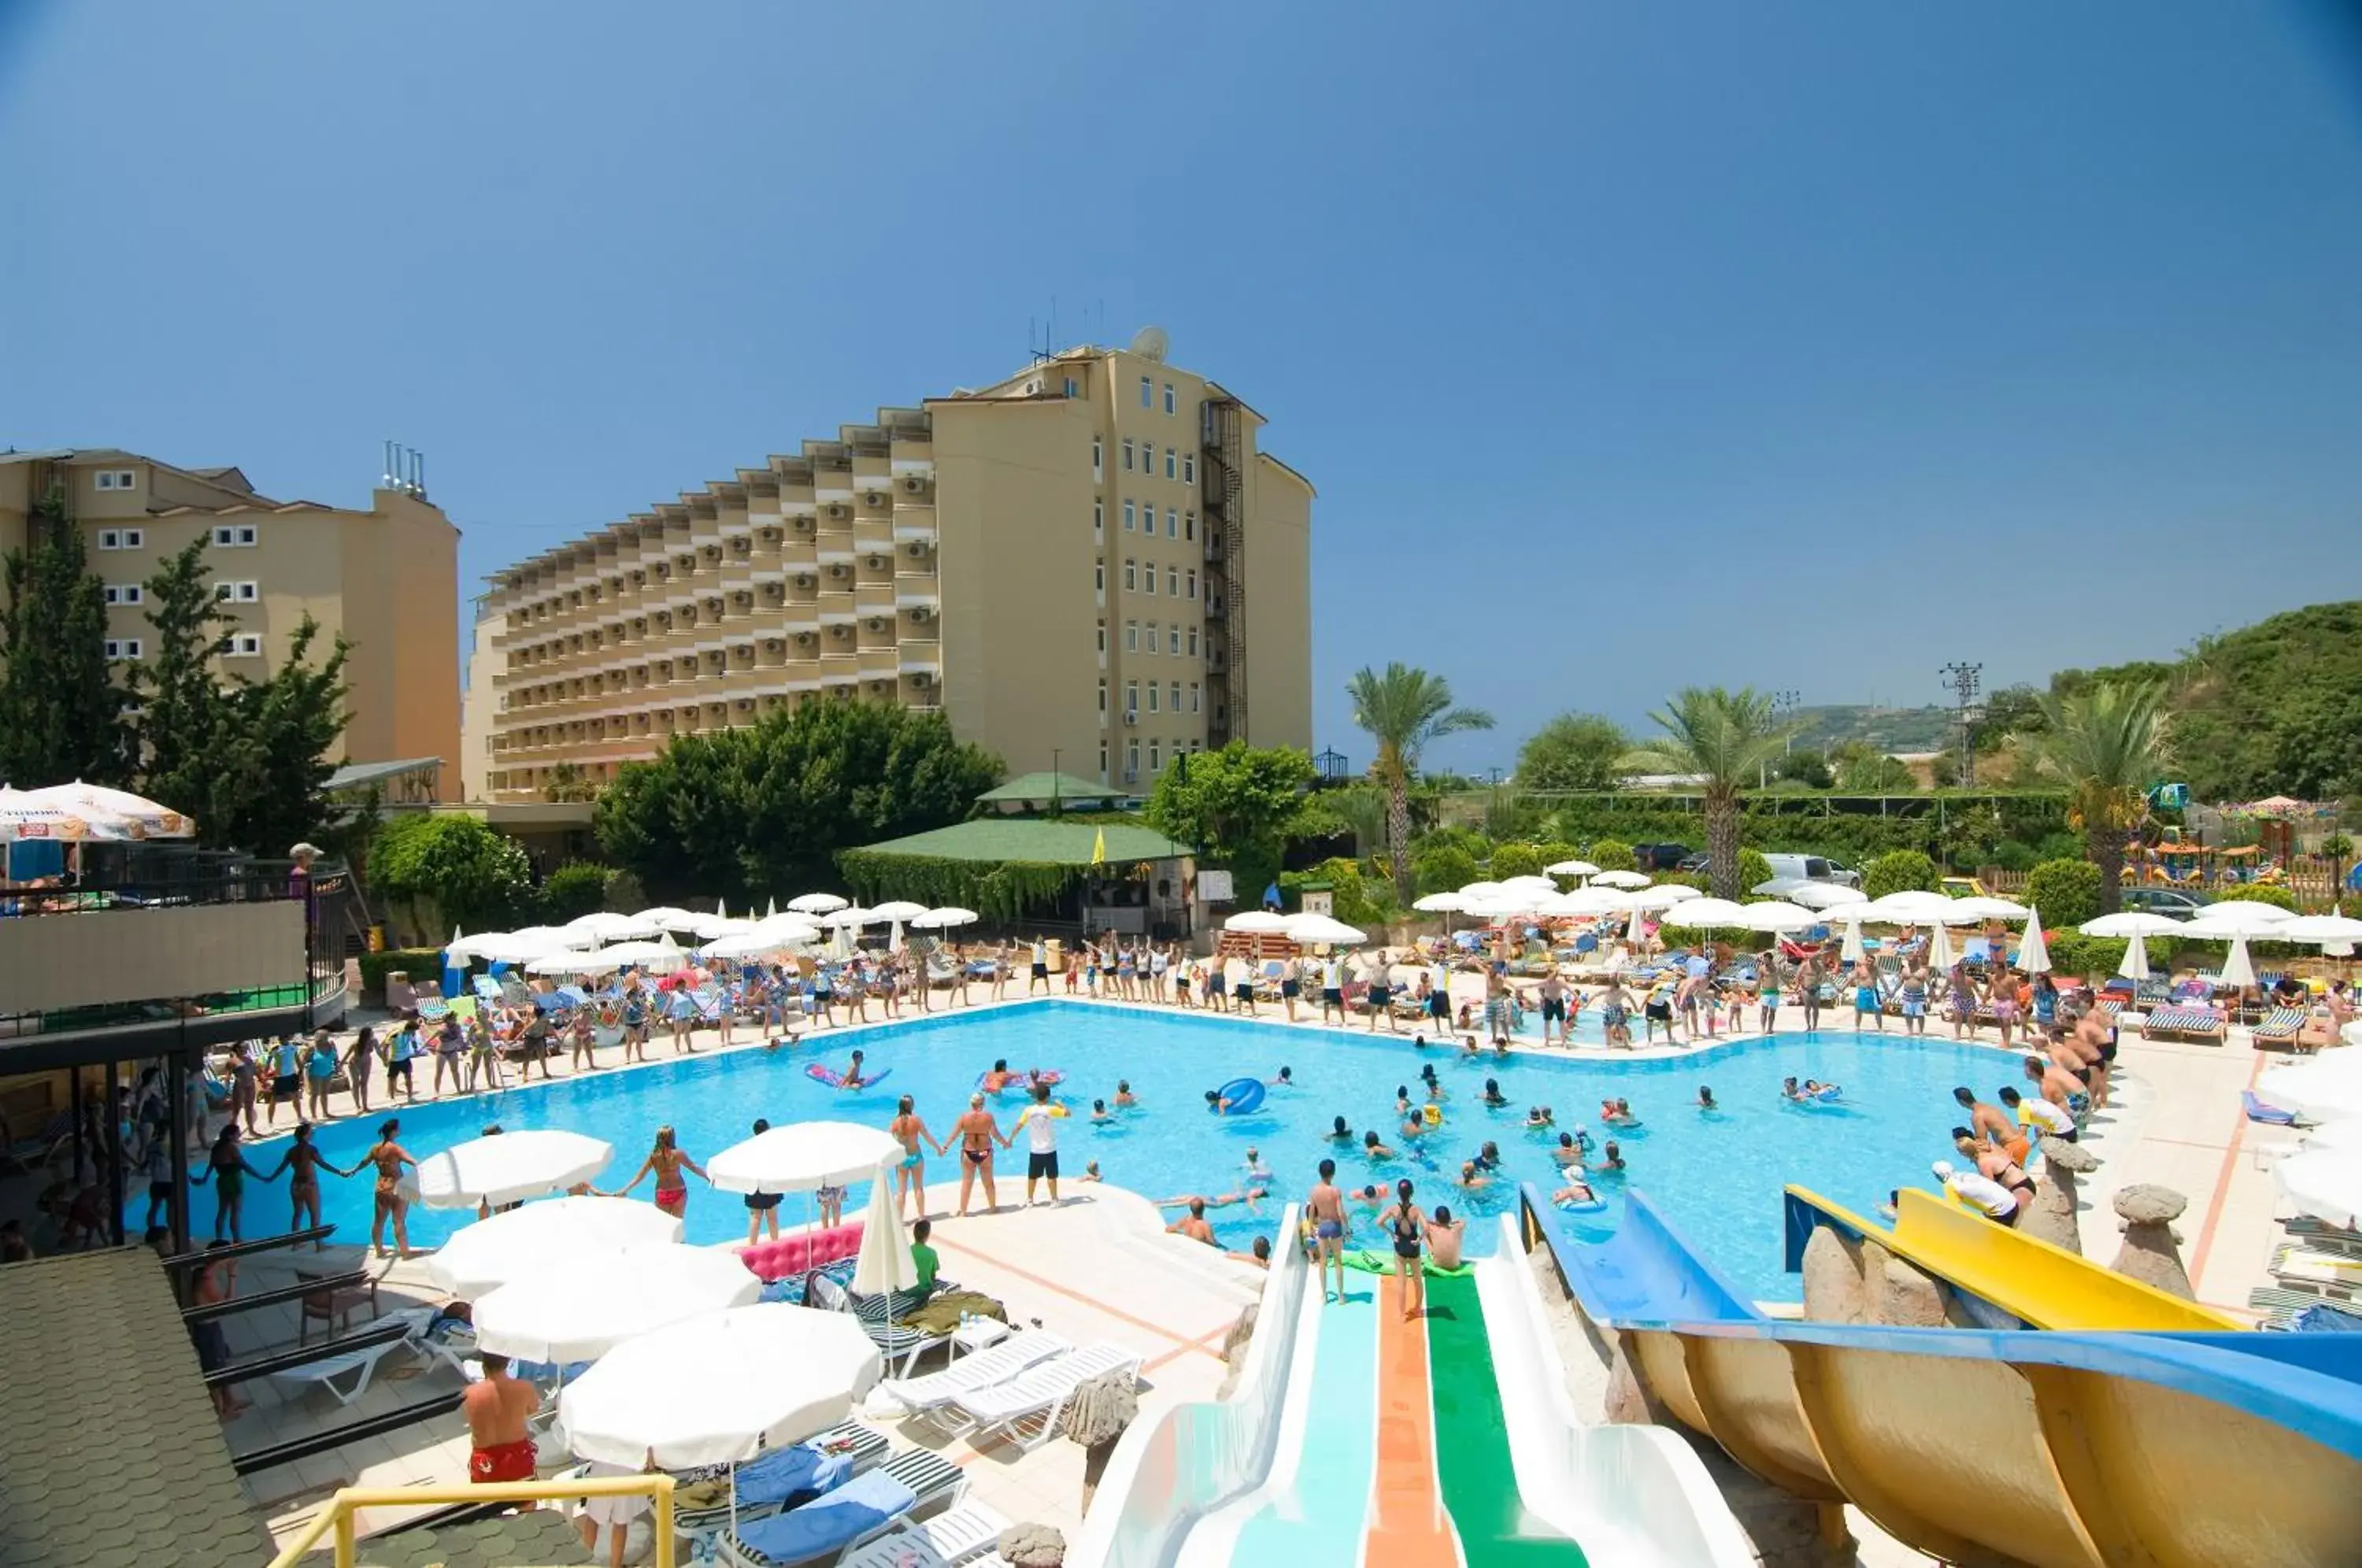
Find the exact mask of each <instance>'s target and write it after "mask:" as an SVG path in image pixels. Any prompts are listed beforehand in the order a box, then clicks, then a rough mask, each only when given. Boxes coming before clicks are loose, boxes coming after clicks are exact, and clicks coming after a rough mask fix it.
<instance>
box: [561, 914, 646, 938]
mask: <svg viewBox="0 0 2362 1568" xmlns="http://www.w3.org/2000/svg"><path fill="white" fill-rule="evenodd" d="M565 929H566V930H568V931H579V932H581V933H583V934H584V935H585V936H586V937H587V938H588V939H589V940H590V941H592V942H629V941H630V940H631V939H632V938H634V937H635V936H662V935H663V934H664V933H665V928H664V927H663V926H661V925H658V924H657V922H654V921H652V920H642V919H641V918H640V917H639V916H637V915H627V914H617V913H615V912H614V911H612V910H593V911H591V912H590V913H589V914H586V915H577V916H575V917H574V918H573V919H572V920H569V921H568V922H566V926H565Z"/></svg>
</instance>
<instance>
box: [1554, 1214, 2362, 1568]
mask: <svg viewBox="0 0 2362 1568" xmlns="http://www.w3.org/2000/svg"><path fill="white" fill-rule="evenodd" d="M1904 1196H1905V1197H1906V1198H1908V1197H1909V1196H1910V1195H1908V1194H1905V1195H1904ZM1525 1198H1526V1203H1525V1209H1524V1220H1525V1224H1524V1236H1525V1241H1526V1243H1527V1244H1528V1245H1529V1246H1539V1247H1545V1248H1547V1249H1548V1250H1549V1252H1550V1253H1551V1257H1552V1259H1553V1260H1554V1262H1555V1264H1556V1265H1557V1267H1558V1269H1559V1272H1560V1274H1561V1275H1562V1278H1563V1279H1564V1281H1565V1283H1566V1286H1567V1288H1568V1291H1569V1294H1570V1295H1571V1296H1573V1298H1574V1299H1575V1301H1576V1302H1577V1303H1578V1304H1579V1305H1580V1306H1581V1308H1582V1309H1583V1311H1584V1315H1585V1316H1587V1317H1588V1318H1589V1319H1591V1320H1592V1321H1593V1322H1594V1323H1595V1325H1596V1326H1597V1327H1598V1328H1599V1329H1600V1330H1601V1331H1603V1332H1606V1333H1609V1334H1611V1335H1612V1336H1613V1337H1614V1338H1615V1339H1617V1340H1618V1341H1620V1342H1621V1347H1622V1350H1623V1352H1624V1353H1625V1355H1626V1356H1627V1358H1628V1361H1629V1363H1630V1365H1631V1367H1632V1370H1633V1372H1634V1374H1635V1375H1636V1376H1637V1377H1638V1378H1639V1382H1640V1383H1641V1385H1642V1386H1643V1387H1644V1388H1645V1389H1646V1390H1647V1392H1648V1393H1649V1394H1650V1396H1651V1397H1653V1398H1654V1400H1655V1401H1657V1402H1658V1403H1659V1404H1660V1405H1661V1406H1662V1407H1663V1408H1664V1409H1665V1410H1666V1411H1667V1412H1669V1413H1670V1414H1671V1415H1672V1417H1673V1418H1674V1419H1679V1420H1680V1421H1681V1422H1683V1424H1684V1425H1686V1426H1688V1427H1690V1428H1692V1429H1694V1430H1696V1431H1698V1432H1700V1433H1703V1434H1705V1436H1707V1437H1710V1438H1712V1439H1713V1440H1714V1441H1716V1442H1718V1443H1720V1444H1721V1445H1722V1447H1723V1448H1724V1449H1725V1450H1727V1452H1729V1453H1730V1455H1731V1457H1732V1458H1733V1459H1735V1460H1737V1461H1738V1463H1740V1464H1742V1465H1744V1466H1745V1467H1746V1468H1747V1469H1749V1471H1752V1472H1753V1473H1754V1474H1757V1475H1758V1476H1760V1477H1761V1478H1762V1479H1764V1480H1765V1481H1768V1482H1770V1483H1771V1484H1772V1485H1776V1486H1779V1487H1781V1488H1783V1489H1784V1490H1786V1491H1788V1492H1789V1493H1791V1494H1793V1495H1794V1496H1797V1497H1800V1498H1803V1499H1805V1500H1807V1501H1811V1502H1816V1503H1820V1504H1822V1505H1824V1506H1826V1507H1830V1508H1832V1509H1834V1508H1835V1507H1837V1506H1838V1505H1841V1504H1844V1503H1848V1502H1850V1503H1852V1504H1854V1505H1856V1506H1858V1507H1860V1508H1861V1509H1862V1511H1863V1512H1864V1513H1866V1514H1868V1515H1869V1516H1870V1517H1871V1518H1873V1519H1875V1520H1877V1521H1878V1523H1879V1525H1880V1526H1881V1527H1882V1528H1883V1529H1886V1530H1887V1531H1889V1532H1890V1533H1891V1534H1893V1535H1894V1536H1895V1537H1896V1538H1897V1539H1899V1540H1903V1541H1904V1542H1905V1543H1907V1544H1909V1545H1911V1546H1914V1547H1915V1548H1917V1549H1918V1550H1920V1551H1925V1552H1927V1553H1928V1554H1930V1555H1931V1556H1936V1557H1939V1558H1943V1559H1945V1560H1947V1561H1948V1562H1958V1563H1963V1564H1978V1563H1995V1564H1998V1563H2034V1564H2037V1565H2040V1568H2052V1565H2054V1564H2055V1565H2058V1568H2099V1565H2102V1564H2106V1565H2110V1568H2114V1565H2117V1564H2134V1563H2138V1564H2152V1563H2153V1564H2158V1565H2160V1568H2178V1565H2183V1564H2187V1565H2190V1568H2198V1565H2202V1564H2205V1565H2213V1564H2226V1563H2247V1562H2253V1563H2271V1564H2275V1565H2310V1564H2319V1565H2322V1568H2327V1565H2330V1564H2350V1563H2352V1562H2355V1561H2356V1548H2357V1543H2362V1343H2357V1341H2362V1336H2356V1335H2346V1334H2305V1335H2298V1334H2264V1333H2255V1332H2223V1331H2212V1330H2208V1329H2203V1328H2196V1327H2184V1328H2177V1329H2172V1330H2168V1331H2158V1330H2149V1331H2096V1329H2095V1328H2094V1326H2092V1325H2090V1324H2088V1323H2086V1324H2081V1326H2077V1327H2062V1328H2058V1329H2054V1330H2051V1331H2041V1332H2035V1331H2026V1330H2023V1329H2005V1330H1986V1329H1902V1328H1885V1327H1873V1326H1868V1325H1861V1324H1835V1323H1805V1322H1790V1321H1784V1320H1771V1319H1767V1318H1764V1317H1762V1316H1761V1315H1760V1314H1759V1313H1757V1312H1756V1311H1755V1310H1754V1309H1753V1308H1752V1307H1750V1306H1749V1305H1748V1303H1747V1302H1746V1300H1745V1299H1744V1298H1743V1297H1741V1296H1740V1295H1739V1294H1738V1292H1737V1291H1735V1290H1733V1289H1732V1288H1731V1287H1730V1286H1728V1285H1727V1283H1725V1282H1723V1281H1722V1280H1721V1279H1720V1278H1719V1277H1718V1276H1717V1275H1716V1274H1715V1272H1714V1270H1713V1269H1712V1268H1711V1266H1709V1265H1708V1264H1706V1263H1705V1260H1703V1259H1702V1258H1700V1257H1699V1256H1698V1255H1697V1254H1696V1253H1694V1252H1693V1251H1692V1250H1691V1249H1690V1248H1689V1247H1688V1246H1687V1245H1685V1244H1684V1243H1683V1242H1682V1240H1681V1239H1680V1237H1679V1236H1678V1235H1676V1234H1675V1233H1674V1232H1673V1231H1672V1229H1671V1228H1670V1227H1669V1226H1667V1225H1666V1224H1665V1222H1664V1220H1663V1217H1662V1216H1661V1215H1660V1214H1659V1213H1658V1212H1657V1210H1656V1209H1655V1208H1654V1207H1653V1206H1652V1205H1650V1202H1649V1201H1648V1198H1647V1197H1646V1196H1645V1195H1644V1194H1642V1193H1639V1192H1633V1193H1631V1194H1630V1195H1629V1197H1628V1209H1627V1212H1626V1215H1625V1219H1624V1222H1623V1223H1622V1225H1621V1226H1620V1227H1619V1228H1618V1229H1617V1231H1616V1233H1615V1234H1614V1235H1613V1236H1612V1237H1610V1238H1608V1239H1607V1240H1606V1241H1603V1242H1595V1243H1575V1242H1568V1241H1564V1240H1562V1238H1561V1237H1560V1236H1559V1235H1558V1234H1556V1229H1557V1227H1556V1223H1555V1220H1556V1216H1555V1214H1554V1212H1553V1211H1552V1210H1551V1209H1550V1208H1549V1207H1548V1204H1547V1198H1546V1195H1544V1194H1542V1193H1540V1191H1539V1190H1537V1189H1535V1188H1532V1187H1528V1188H1527V1189H1526V1193H1525ZM1930 1201H1931V1202H1932V1201H1933V1200H1932V1199H1931V1200H1930ZM1979 1222H1980V1223H1982V1221H1979ZM1856 1223H1858V1221H1857V1222H1856ZM1913 1224H1914V1228H1915V1222H1913ZM1904 1228H1906V1227H1905V1226H1904V1225H1899V1226H1898V1230H1902V1229H1904ZM1993 1229H1995V1230H1996V1231H1997V1230H1998V1229H1999V1228H1998V1227H1994V1228H1993ZM1916 1239H1917V1238H1916V1237H1915V1240H1916ZM2014 1240H2018V1241H2023V1240H2025V1239H2024V1238H2014ZM2053 1250H2054V1251H2055V1250H2056V1249H2053ZM1933 1253H1934V1254H1937V1255H1939V1257H1940V1261H1942V1262H1943V1264H1944V1265H1945V1266H1946V1267H1948V1268H1951V1269H1954V1270H1955V1271H1956V1272H1958V1273H1959V1274H1962V1275H1968V1276H1970V1277H1973V1278H1975V1279H1976V1280H1977V1281H1978V1283H1979V1285H1980V1286H1981V1287H1984V1288H1990V1289H1993V1290H1995V1291H1997V1292H2003V1294H2006V1291H2005V1290H2004V1286H2009V1282H2008V1281H2006V1280H2003V1279H1999V1278H1996V1277H1993V1276H1992V1274H1991V1273H1990V1270H1991V1266H1992V1263H1993V1256H1992V1254H1990V1253H1988V1252H1987V1251H1986V1250H1985V1249H1983V1248H1982V1247H1981V1246H1968V1245H1956V1246H1953V1247H1950V1248H1946V1247H1944V1246H1942V1245H1938V1246H1937V1247H1936V1248H1934V1249H1933ZM2009 1255H2016V1256H2021V1257H2023V1256H2026V1255H2028V1254H2023V1253H2014V1254H2009ZM2061 1255H2066V1254H2061ZM2085 1283H2086V1284H2088V1282H2085ZM2013 1288H2014V1287H2013ZM2079 1300H2080V1301H2081V1306H2079V1307H2076V1308H2073V1309H2070V1308H2066V1307H2061V1306H2056V1305H2053V1304H2051V1303H2049V1302H2047V1300H2046V1301H2044V1302H2041V1303H2038V1304H2037V1303H2029V1302H2025V1301H2020V1303H2019V1304H2020V1305H2025V1306H2029V1307H2030V1308H2031V1309H2032V1310H2033V1311H2034V1313H2035V1315H2036V1317H2039V1318H2043V1319H2047V1320H2053V1321H2059V1322H2066V1321H2070V1320H2074V1319H2075V1318H2076V1317H2077V1315H2078V1314H2079V1313H2081V1314H2082V1315H2084V1316H2097V1315H2103V1314H2104V1313H2105V1312H2106V1311H2107V1310H2109V1308H2108V1306H2107V1305H2106V1303H2105V1302H2104V1301H2103V1300H2102V1299H2101V1298H2100V1297H2097V1296H2096V1295H2091V1296H2085V1297H2079ZM2146 1309H2147V1308H2146V1307H2145V1306H2144V1308H2143V1310H2146ZM2025 1320H2026V1321H2032V1320H2033V1319H2030V1318H2029V1319H2025Z"/></svg>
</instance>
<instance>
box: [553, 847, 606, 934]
mask: <svg viewBox="0 0 2362 1568" xmlns="http://www.w3.org/2000/svg"><path fill="white" fill-rule="evenodd" d="M606 907H607V868H606V867H604V866H601V865H598V864H597V863H595V862H593V861H589V860H571V861H568V862H567V863H566V864H565V865H563V866H561V867H558V868H557V870H555V871H552V872H551V873H550V874H549V876H548V878H547V879H546V880H545V881H544V882H543V883H542V885H541V915H542V918H543V919H544V920H546V921H548V922H551V923H552V924H555V925H563V924H565V923H566V922H568V921H570V920H573V919H576V918H577V917H579V916H581V915H587V914H595V913H597V912H598V911H601V910H602V909H605V908H606Z"/></svg>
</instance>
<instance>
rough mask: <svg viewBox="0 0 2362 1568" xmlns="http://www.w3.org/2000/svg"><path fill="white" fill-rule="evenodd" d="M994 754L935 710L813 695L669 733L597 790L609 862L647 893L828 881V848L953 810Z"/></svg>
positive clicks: (950, 819)
mask: <svg viewBox="0 0 2362 1568" xmlns="http://www.w3.org/2000/svg"><path fill="white" fill-rule="evenodd" d="M1000 776H1001V767H1000V762H999V758H997V757H995V756H992V755H991V754H990V753H989V752H987V751H984V750H982V749H980V748H979V747H977V746H973V745H966V743H964V742H962V741H960V740H959V739H958V738H957V737H955V735H954V734H952V728H951V723H950V721H949V720H947V719H946V718H945V717H944V714H943V713H942V712H920V711H918V710H915V709H908V708H900V707H897V706H895V705H893V704H891V703H885V702H813V703H807V704H805V705H804V706H803V707H800V708H798V709H796V710H795V711H794V712H773V713H767V714H766V715H764V717H763V718H762V720H761V721H760V722H758V723H754V724H751V725H748V726H745V727H744V728H739V729H728V730H717V731H712V732H707V733H702V734H693V735H677V736H675V737H674V738H673V741H672V743H671V744H670V745H668V746H667V747H666V748H665V749H664V751H663V752H662V753H661V754H659V755H658V756H657V757H656V758H655V759H654V760H653V761H649V762H643V763H633V764H630V765H627V766H626V767H624V769H623V772H622V774H621V775H620V776H619V777H618V778H616V780H615V782H614V783H613V784H612V785H610V786H609V787H608V788H607V789H605V790H602V791H601V792H600V795H599V803H598V806H597V809H596V811H595V812H593V814H592V818H591V821H592V825H593V827H594V829H595V831H596V833H597V834H598V838H599V844H600V847H601V849H602V851H603V852H604V853H605V855H606V856H607V858H608V859H610V860H612V861H613V862H614V863H615V864H617V865H619V866H622V867H625V868H627V869H629V870H631V871H632V872H634V873H635V874H636V875H637V876H638V877H639V878H640V880H641V881H642V883H643V884H645V885H646V887H647V888H648V889H652V890H653V891H655V892H656V893H657V895H658V896H659V897H680V896H694V897H701V898H710V897H714V896H717V895H718V896H721V897H724V898H729V899H734V900H737V899H747V898H753V897H757V896H760V895H762V894H766V893H781V892H788V891H802V890H805V889H811V888H820V887H826V886H829V885H830V884H832V883H833V882H834V881H835V880H836V859H835V857H836V855H837V853H838V852H839V851H840V850H845V849H854V848H858V847H859V846H861V845H866V844H871V843H875V842H877V841H878V840H880V839H888V838H900V837H903V836H905V835H907V834H914V833H924V832H926V831H927V830H928V829H930V828H939V827H944V826H948V825H949V824H951V823H956V822H960V821H962V820H964V819H966V817H967V816H968V815H969V814H970V813H971V812H973V811H974V809H975V802H976V798H977V796H978V795H980V794H982V793H983V792H984V791H985V790H989V789H990V788H992V786H993V785H994V784H995V783H996V782H998V781H999V778H1000Z"/></svg>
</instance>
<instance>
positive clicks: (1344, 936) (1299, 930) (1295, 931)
mask: <svg viewBox="0 0 2362 1568" xmlns="http://www.w3.org/2000/svg"><path fill="white" fill-rule="evenodd" d="M1287 937H1288V940H1289V941H1291V942H1301V943H1305V944H1320V943H1328V944H1336V943H1343V944H1346V945H1347V946H1352V945H1353V944H1357V943H1360V942H1363V941H1366V940H1367V933H1363V932H1361V931H1357V930H1355V929H1354V928H1353V927H1352V926H1350V925H1347V924H1346V923H1345V922H1343V921H1340V920H1331V919H1330V918H1329V917H1328V916H1327V915H1324V914H1300V915H1297V916H1296V917H1295V918H1293V919H1292V920H1290V921H1289V922H1287Z"/></svg>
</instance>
